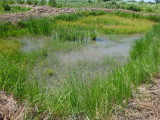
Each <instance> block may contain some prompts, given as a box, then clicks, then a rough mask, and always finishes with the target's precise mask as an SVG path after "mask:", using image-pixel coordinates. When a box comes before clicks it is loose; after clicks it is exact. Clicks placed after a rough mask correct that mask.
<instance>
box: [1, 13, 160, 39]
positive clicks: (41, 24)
mask: <svg viewBox="0 0 160 120" xmlns="http://www.w3.org/2000/svg"><path fill="white" fill-rule="evenodd" d="M117 15H118V16H117ZM151 18H152V17H151ZM133 19H134V20H133ZM146 19H147V18H145V17H142V16H141V15H137V16H136V15H134V14H132V13H130V14H122V13H117V12H116V13H115V15H114V14H108V13H105V12H104V11H93V12H78V13H72V14H64V15H59V16H56V17H51V18H40V19H35V18H30V19H29V20H28V21H19V22H18V23H17V24H16V25H15V24H12V23H0V38H7V37H18V36H22V35H24V34H25V35H45V36H51V35H53V36H55V37H56V38H57V37H58V38H57V39H63V40H64V39H65V40H69V41H83V40H84V38H87V37H88V38H92V39H95V37H96V36H97V35H98V34H106V33H107V34H128V33H129V34H131V33H141V32H146V31H147V30H149V29H150V28H151V26H152V25H153V24H155V23H154V22H153V21H159V17H156V16H155V17H153V18H152V19H149V20H146ZM124 21H126V22H124ZM95 23H96V24H95ZM70 31H72V32H70ZM67 32H68V33H67ZM70 33H72V34H70ZM62 34H63V35H62ZM62 37H63V38H62Z"/></svg>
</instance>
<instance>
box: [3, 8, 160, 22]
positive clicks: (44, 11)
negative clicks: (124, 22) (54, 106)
mask: <svg viewBox="0 0 160 120" xmlns="http://www.w3.org/2000/svg"><path fill="white" fill-rule="evenodd" d="M14 6H16V5H14ZM18 6H22V7H29V8H32V10H30V11H27V12H20V13H6V14H1V15H0V22H13V23H15V22H17V21H19V20H25V19H28V18H29V17H31V16H32V17H44V16H52V15H59V14H64V13H73V12H76V11H77V10H82V11H96V10H103V11H106V12H109V13H111V12H115V11H121V12H125V13H135V14H140V15H144V16H149V15H156V16H160V14H152V13H141V12H134V11H130V10H122V9H107V8H53V7H49V6H34V5H18Z"/></svg>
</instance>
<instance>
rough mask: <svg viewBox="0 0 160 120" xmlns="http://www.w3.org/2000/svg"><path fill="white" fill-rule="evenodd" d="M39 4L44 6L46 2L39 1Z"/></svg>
mask: <svg viewBox="0 0 160 120" xmlns="http://www.w3.org/2000/svg"><path fill="white" fill-rule="evenodd" d="M39 4H40V5H46V4H47V2H46V0H41V1H40V2H39Z"/></svg>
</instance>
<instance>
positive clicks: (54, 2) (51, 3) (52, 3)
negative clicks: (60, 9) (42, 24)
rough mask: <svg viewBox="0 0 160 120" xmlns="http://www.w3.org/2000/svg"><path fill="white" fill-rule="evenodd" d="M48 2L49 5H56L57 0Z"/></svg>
mask: <svg viewBox="0 0 160 120" xmlns="http://www.w3.org/2000/svg"><path fill="white" fill-rule="evenodd" d="M48 4H49V6H52V7H56V1H55V0H49V2H48Z"/></svg>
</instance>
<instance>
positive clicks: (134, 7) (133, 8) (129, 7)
mask: <svg viewBox="0 0 160 120" xmlns="http://www.w3.org/2000/svg"><path fill="white" fill-rule="evenodd" d="M125 9H127V10H132V11H135V12H140V11H141V8H140V7H138V6H137V5H135V4H128V5H127V6H126V7H125Z"/></svg>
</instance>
